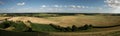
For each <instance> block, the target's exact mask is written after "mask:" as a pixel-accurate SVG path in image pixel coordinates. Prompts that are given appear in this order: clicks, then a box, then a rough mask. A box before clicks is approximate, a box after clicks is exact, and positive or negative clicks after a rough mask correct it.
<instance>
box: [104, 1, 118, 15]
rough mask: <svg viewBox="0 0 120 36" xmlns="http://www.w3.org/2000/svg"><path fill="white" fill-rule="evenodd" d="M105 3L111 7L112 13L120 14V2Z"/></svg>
mask: <svg viewBox="0 0 120 36" xmlns="http://www.w3.org/2000/svg"><path fill="white" fill-rule="evenodd" d="M105 3H107V5H108V6H109V7H111V9H112V10H111V13H120V11H119V10H120V0H106V1H105Z"/></svg>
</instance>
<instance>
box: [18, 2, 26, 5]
mask: <svg viewBox="0 0 120 36" xmlns="http://www.w3.org/2000/svg"><path fill="white" fill-rule="evenodd" d="M17 5H18V6H23V5H25V2H21V3H17Z"/></svg>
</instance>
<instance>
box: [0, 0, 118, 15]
mask: <svg viewBox="0 0 120 36" xmlns="http://www.w3.org/2000/svg"><path fill="white" fill-rule="evenodd" d="M119 10H120V0H0V13H28V12H30V13H36V12H38V13H41V12H42V13H43V12H53V13H54V12H55V13H120V11H119Z"/></svg>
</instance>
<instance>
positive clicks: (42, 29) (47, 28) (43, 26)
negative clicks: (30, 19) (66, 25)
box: [31, 23, 57, 32]
mask: <svg viewBox="0 0 120 36" xmlns="http://www.w3.org/2000/svg"><path fill="white" fill-rule="evenodd" d="M31 28H32V30H33V31H39V32H54V31H57V30H56V29H54V28H53V27H52V26H50V25H46V24H38V23H32V24H31Z"/></svg>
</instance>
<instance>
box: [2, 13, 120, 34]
mask: <svg viewBox="0 0 120 36" xmlns="http://www.w3.org/2000/svg"><path fill="white" fill-rule="evenodd" d="M15 15H16V16H14V15H9V14H4V16H3V14H2V15H1V17H0V18H1V19H0V20H1V22H4V20H7V21H9V22H7V24H9V25H10V26H9V27H7V28H5V27H4V29H2V30H6V31H10V32H11V31H14V32H18V33H19V32H30V33H31V32H40V33H41V32H42V33H41V34H46V35H47V36H79V35H83V36H118V35H120V34H119V33H120V32H119V30H120V29H119V28H120V26H119V25H120V23H119V22H120V19H119V18H120V16H118V15H116V14H115V15H111V14H92V15H91V14H87V15H86V14H67V15H65V14H62V15H60V14H32V15H31V16H30V14H27V15H26V14H23V15H21V14H20V15H17V14H15ZM10 21H12V22H14V23H10ZM2 24H4V23H1V24H0V28H3V27H2ZM50 24H53V25H55V26H57V27H58V26H59V28H60V29H62V30H58V29H56V28H54V27H53V26H51V25H50ZM86 24H87V25H92V26H91V27H92V28H90V29H86V30H81V29H78V28H79V27H83V28H84V26H85V25H86ZM73 25H75V28H76V31H72V30H73V29H74V28H73ZM68 27H69V29H66V28H68ZM66 30H70V31H66ZM104 32H105V33H104ZM109 34H111V35H109Z"/></svg>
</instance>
